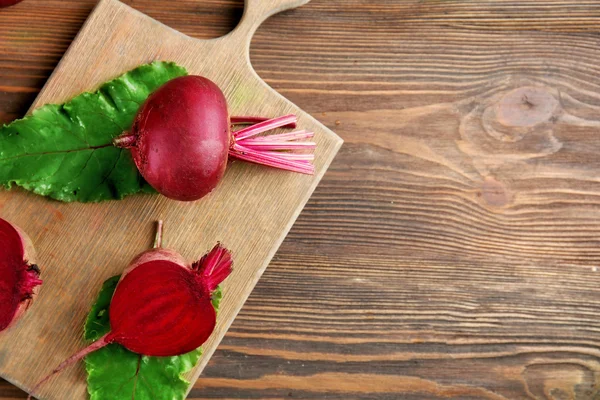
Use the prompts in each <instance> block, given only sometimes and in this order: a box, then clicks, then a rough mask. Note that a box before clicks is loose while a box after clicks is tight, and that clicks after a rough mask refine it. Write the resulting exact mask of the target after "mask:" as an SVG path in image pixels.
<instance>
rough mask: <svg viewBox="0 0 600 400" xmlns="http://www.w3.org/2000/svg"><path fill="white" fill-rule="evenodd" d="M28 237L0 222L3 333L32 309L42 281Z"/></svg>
mask: <svg viewBox="0 0 600 400" xmlns="http://www.w3.org/2000/svg"><path fill="white" fill-rule="evenodd" d="M39 276H40V270H39V268H38V266H37V265H36V264H35V249H34V248H33V244H32V243H31V240H30V239H29V236H27V234H26V233H25V232H23V231H22V230H21V229H19V228H18V227H17V226H15V225H13V224H11V223H10V222H8V221H5V220H3V219H0V331H2V330H4V329H6V328H8V327H9V326H10V325H12V324H13V323H14V322H15V321H17V319H19V317H20V316H21V315H23V313H24V312H25V310H27V309H28V308H29V306H31V304H32V303H33V299H34V297H35V296H36V294H37V291H38V289H39V286H40V285H41V284H42V281H41V280H40V279H39Z"/></svg>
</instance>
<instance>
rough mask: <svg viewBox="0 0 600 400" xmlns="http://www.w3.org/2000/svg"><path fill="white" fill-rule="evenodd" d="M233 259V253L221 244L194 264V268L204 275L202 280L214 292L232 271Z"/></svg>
mask: <svg viewBox="0 0 600 400" xmlns="http://www.w3.org/2000/svg"><path fill="white" fill-rule="evenodd" d="M232 264H233V260H232V259H231V253H230V252H229V250H227V249H226V248H224V247H222V246H221V244H217V245H216V246H215V247H213V249H212V250H211V251H210V252H209V253H208V254H206V255H205V256H204V257H202V258H201V259H200V260H199V261H196V262H195V263H193V264H192V269H194V270H197V271H198V272H199V273H200V275H201V276H202V281H203V282H204V284H205V285H206V288H207V289H208V291H209V292H213V291H214V290H215V289H216V288H217V286H219V285H220V284H221V282H223V281H224V280H225V278H227V277H228V276H229V274H230V273H231V266H232Z"/></svg>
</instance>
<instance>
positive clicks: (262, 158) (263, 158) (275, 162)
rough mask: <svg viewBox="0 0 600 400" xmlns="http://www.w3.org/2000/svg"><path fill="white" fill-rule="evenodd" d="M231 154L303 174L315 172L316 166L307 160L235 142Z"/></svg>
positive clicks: (242, 158) (241, 158)
mask: <svg viewBox="0 0 600 400" xmlns="http://www.w3.org/2000/svg"><path fill="white" fill-rule="evenodd" d="M229 155H231V156H232V157H235V158H239V159H240V160H246V161H250V162H254V163H257V164H263V165H267V166H270V167H275V168H279V169H285V170H288V171H292V172H299V173H302V174H308V175H311V174H314V172H315V169H314V166H313V165H312V164H310V163H308V162H305V161H291V160H287V159H285V158H283V157H279V156H272V155H269V154H264V152H261V151H256V150H252V149H249V148H246V147H243V146H240V145H239V144H237V143H236V144H235V145H234V146H233V149H232V150H230V152H229Z"/></svg>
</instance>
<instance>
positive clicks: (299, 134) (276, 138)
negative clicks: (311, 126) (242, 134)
mask: <svg viewBox="0 0 600 400" xmlns="http://www.w3.org/2000/svg"><path fill="white" fill-rule="evenodd" d="M313 136H315V134H314V132H307V131H296V132H290V133H280V134H278V135H268V136H259V137H255V138H252V139H244V142H246V143H254V142H256V143H260V142H264V141H269V142H270V141H273V142H283V141H285V142H287V141H290V140H298V139H310V138H312V137H313Z"/></svg>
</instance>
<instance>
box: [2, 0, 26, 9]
mask: <svg viewBox="0 0 600 400" xmlns="http://www.w3.org/2000/svg"><path fill="white" fill-rule="evenodd" d="M22 1H23V0H0V8H2V7H9V6H12V5H14V4H17V3H20V2H22Z"/></svg>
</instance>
